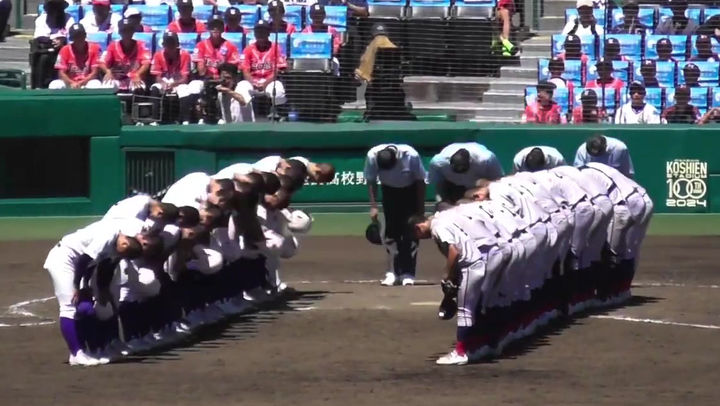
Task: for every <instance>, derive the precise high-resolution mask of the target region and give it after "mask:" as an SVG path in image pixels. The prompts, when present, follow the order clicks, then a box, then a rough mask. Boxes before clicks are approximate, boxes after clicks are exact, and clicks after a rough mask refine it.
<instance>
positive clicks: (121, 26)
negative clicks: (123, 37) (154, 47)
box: [118, 18, 135, 32]
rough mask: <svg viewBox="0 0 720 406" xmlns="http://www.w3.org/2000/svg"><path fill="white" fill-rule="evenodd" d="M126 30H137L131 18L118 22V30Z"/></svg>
mask: <svg viewBox="0 0 720 406" xmlns="http://www.w3.org/2000/svg"><path fill="white" fill-rule="evenodd" d="M124 30H130V31H135V24H133V22H132V21H130V19H127V18H123V19H122V20H120V22H119V23H118V32H123V31H124Z"/></svg>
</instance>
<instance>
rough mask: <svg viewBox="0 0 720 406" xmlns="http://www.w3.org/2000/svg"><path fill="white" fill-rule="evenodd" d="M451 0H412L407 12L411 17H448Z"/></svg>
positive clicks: (407, 15) (408, 16)
mask: <svg viewBox="0 0 720 406" xmlns="http://www.w3.org/2000/svg"><path fill="white" fill-rule="evenodd" d="M450 3H451V2H450V0H410V1H409V5H408V8H407V12H406V17H407V18H409V19H412V18H415V19H446V18H448V16H449V15H450Z"/></svg>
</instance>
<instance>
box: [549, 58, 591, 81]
mask: <svg viewBox="0 0 720 406" xmlns="http://www.w3.org/2000/svg"><path fill="white" fill-rule="evenodd" d="M549 64H550V60H549V59H539V60H538V81H542V80H548V79H550V71H549V69H548V65H549ZM562 78H563V79H565V80H569V81H571V82H572V83H573V85H575V86H582V85H583V82H584V80H583V64H582V62H581V61H572V60H566V61H565V72H563V74H562Z"/></svg>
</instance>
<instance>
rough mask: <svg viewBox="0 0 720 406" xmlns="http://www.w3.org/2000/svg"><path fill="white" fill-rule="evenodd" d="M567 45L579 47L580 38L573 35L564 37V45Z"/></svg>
mask: <svg viewBox="0 0 720 406" xmlns="http://www.w3.org/2000/svg"><path fill="white" fill-rule="evenodd" d="M567 44H576V45H581V42H580V37H578V36H577V35H575V34H570V35H568V36H567V37H565V45H566V46H567Z"/></svg>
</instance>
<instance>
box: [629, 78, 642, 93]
mask: <svg viewBox="0 0 720 406" xmlns="http://www.w3.org/2000/svg"><path fill="white" fill-rule="evenodd" d="M628 92H629V93H630V94H633V93H634V92H639V93H642V94H645V86H643V84H642V83H640V82H637V81H635V82H632V83H630V86H629V88H628Z"/></svg>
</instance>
